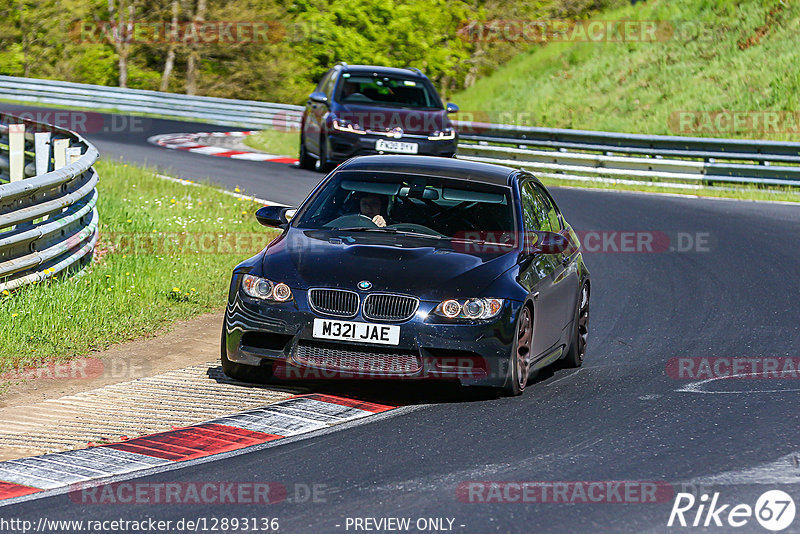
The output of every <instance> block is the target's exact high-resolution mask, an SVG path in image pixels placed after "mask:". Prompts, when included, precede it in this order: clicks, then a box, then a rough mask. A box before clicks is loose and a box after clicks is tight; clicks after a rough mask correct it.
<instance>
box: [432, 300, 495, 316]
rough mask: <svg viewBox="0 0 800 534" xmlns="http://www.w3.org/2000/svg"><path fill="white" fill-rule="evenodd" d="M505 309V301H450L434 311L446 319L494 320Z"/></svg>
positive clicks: (446, 301)
mask: <svg viewBox="0 0 800 534" xmlns="http://www.w3.org/2000/svg"><path fill="white" fill-rule="evenodd" d="M502 309H503V299H489V298H474V299H466V300H463V299H462V300H455V299H448V300H445V301H442V302H440V303H439V305H438V306H436V308H434V309H433V312H432V313H433V314H434V315H438V316H439V317H444V318H445V319H472V320H484V319H494V318H495V317H497V316H498V315H499V314H500V310H502Z"/></svg>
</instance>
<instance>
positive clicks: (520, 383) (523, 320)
mask: <svg viewBox="0 0 800 534" xmlns="http://www.w3.org/2000/svg"><path fill="white" fill-rule="evenodd" d="M516 331H517V334H516V339H515V340H514V349H513V350H512V352H511V357H510V358H509V373H508V374H509V376H508V382H507V383H506V386H505V388H504V392H505V394H506V395H508V396H509V397H516V396H517V395H521V394H522V392H523V391H525V386H527V385H528V377H529V375H530V365H531V342H532V341H533V314H532V313H531V309H530V307H529V306H523V307H522V310H520V312H519V318H518V319H517V329H516Z"/></svg>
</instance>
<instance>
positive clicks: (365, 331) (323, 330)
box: [314, 319, 400, 345]
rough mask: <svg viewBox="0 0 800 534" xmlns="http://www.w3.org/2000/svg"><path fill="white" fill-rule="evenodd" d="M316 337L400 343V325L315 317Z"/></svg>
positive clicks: (388, 343) (387, 343) (389, 343)
mask: <svg viewBox="0 0 800 534" xmlns="http://www.w3.org/2000/svg"><path fill="white" fill-rule="evenodd" d="M314 337H315V338H319V339H337V340H341V341H357V342H360V343H380V344H383V345H398V344H399V343H400V327H399V326H396V325H387V324H371V323H357V322H354V321H333V320H330V319H314Z"/></svg>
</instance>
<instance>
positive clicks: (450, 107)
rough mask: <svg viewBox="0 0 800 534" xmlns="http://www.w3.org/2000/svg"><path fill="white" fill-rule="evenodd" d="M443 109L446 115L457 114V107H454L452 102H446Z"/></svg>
mask: <svg viewBox="0 0 800 534" xmlns="http://www.w3.org/2000/svg"><path fill="white" fill-rule="evenodd" d="M444 109H445V111H447V112H448V113H458V106H456V105H455V104H453V103H452V102H448V103H447V105H446V106H445V108H444Z"/></svg>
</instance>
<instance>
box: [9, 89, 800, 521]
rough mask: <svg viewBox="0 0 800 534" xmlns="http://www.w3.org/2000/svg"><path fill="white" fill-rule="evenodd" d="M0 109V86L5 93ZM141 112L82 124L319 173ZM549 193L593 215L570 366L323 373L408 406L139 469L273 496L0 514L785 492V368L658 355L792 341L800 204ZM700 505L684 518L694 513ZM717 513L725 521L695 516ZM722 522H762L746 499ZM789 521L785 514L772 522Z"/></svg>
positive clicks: (584, 512) (651, 516) (579, 512)
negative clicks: (470, 388) (490, 380)
mask: <svg viewBox="0 0 800 534" xmlns="http://www.w3.org/2000/svg"><path fill="white" fill-rule="evenodd" d="M14 108H15V106H10V105H6V104H0V110H10V111H13V109H14ZM147 121H148V126H147V131H145V132H138V131H137V132H127V131H126V132H120V133H111V134H91V133H90V134H87V135H86V137H87V138H88V139H89V140H90V141H92V142H93V143H95V145H96V146H97V147H98V149H99V150H100V152H101V154H103V157H106V158H111V159H116V158H124V159H125V160H126V161H131V162H137V163H146V164H148V165H152V166H157V167H159V168H161V169H162V170H163V171H165V172H166V173H168V174H171V175H174V176H179V177H182V178H189V179H193V180H198V179H208V180H210V181H212V182H215V183H218V184H220V185H221V186H223V187H227V188H233V187H234V186H239V187H241V188H243V189H244V190H245V191H246V192H248V193H249V194H253V195H255V196H258V197H260V198H265V199H269V200H273V201H276V202H281V203H286V204H296V203H297V202H299V201H301V200H302V199H303V198H304V197H305V195H306V194H307V193H308V192H309V190H310V189H311V188H312V187H313V186H314V185H315V184H316V183H317V182H318V181H319V180H320V179H321V177H322V175H320V174H317V173H313V172H306V171H302V170H299V169H296V168H294V167H291V166H288V165H283V164H270V163H257V162H247V161H236V160H231V159H227V158H213V157H209V156H202V155H196V154H188V153H183V152H181V151H175V150H165V149H162V148H158V147H155V146H153V145H150V144H148V143H147V142H146V138H147V137H149V136H150V135H155V134H158V133H171V132H193V131H215V130H217V131H219V130H225V129H226V128H223V127H219V126H208V125H203V124H195V123H187V122H176V121H167V120H159V119H147ZM552 192H553V195H554V196H555V198H556V200H557V201H558V203H559V205H560V207H561V209H562V211H563V212H564V213H565V215H566V217H567V218H568V220H569V221H570V223H571V224H572V225H573V227H574V228H575V229H576V230H578V231H579V232H581V231H583V232H591V231H595V232H600V233H599V234H587V235H585V236H584V243H585V244H587V246H588V244H594V245H595V247H594V248H598V247H599V248H600V249H604V250H600V251H595V252H586V253H585V256H584V257H585V260H586V263H587V265H588V267H589V269H590V270H591V273H592V281H593V291H592V300H591V321H590V337H589V347H588V351H587V356H586V362H585V364H584V367H583V368H581V369H580V370H579V371H574V370H564V369H554V370H545V371H544V372H542V373H541V374H540V375H539V377H538V378H537V379H536V380H535V381H533V382H532V383H531V384H529V386H528V390H527V391H526V392H525V394H524V395H523V396H522V397H519V398H496V397H494V396H492V395H485V394H483V393H471V392H463V391H458V390H453V389H451V388H439V387H438V386H439V385H438V384H436V385H431V386H427V387H418V386H414V385H408V384H401V385H389V386H386V385H379V386H376V385H374V384H358V383H357V384H336V385H333V386H328V387H327V388H323V389H326V390H330V391H336V392H338V393H340V394H341V393H342V392H348V390H349V393H350V394H351V395H355V396H359V397H362V398H364V399H366V400H373V401H375V402H382V401H392V402H396V403H399V404H402V405H406V404H407V405H414V406H415V408H414V409H400V410H396V411H395V412H393V413H394V415H389V416H387V417H384V418H377V419H375V420H371V421H370V422H368V423H366V424H361V425H352V426H349V427H348V426H347V425H345V426H342V427H337V429H336V430H335V431H331V432H327V433H322V434H316V435H314V434H310V435H308V436H306V437H305V438H304V439H298V440H295V441H287V442H285V443H280V444H276V445H275V446H273V447H270V448H266V449H263V450H259V451H255V452H250V453H247V454H242V455H239V456H232V457H229V458H225V459H222V460H218V461H213V462H208V463H202V464H196V465H190V466H187V467H184V468H183V469H179V470H174V471H169V472H164V473H159V474H155V475H150V476H147V477H144V478H141V479H137V482H208V481H229V482H232V481H236V482H264V481H273V482H279V483H281V484H283V485H284V486H285V487H286V488H287V489H288V491H289V499H287V500H284V501H283V502H280V503H277V504H270V505H245V504H234V505H231V504H225V505H212V506H209V505H194V504H178V505H176V504H161V505H131V504H118V505H110V504H108V505H86V504H76V503H75V502H74V501H73V500H71V499H70V498H69V497H68V496H67V495H57V496H51V497H46V498H44V499H40V500H32V501H28V502H23V503H19V504H16V505H13V506H11V507H10V508H2V509H1V510H2V511H0V517H14V518H21V519H29V520H32V521H34V522H36V521H38V519H39V518H40V517H41V516H42V515H43V514H44V515H46V516H47V517H48V518H49V519H93V520H106V519H108V520H111V519H120V518H121V519H129V520H134V519H144V518H148V517H152V518H154V519H157V520H172V521H177V520H180V519H182V518H198V517H207V518H211V517H217V518H223V517H226V518H232V517H269V518H273V517H274V518H278V520H279V522H280V531H281V532H286V533H329V532H331V533H335V532H354V531H357V530H356V529H355V528H354V526H353V524H352V523H350V524H349V527H348V523H347V520H348V518H350V519H351V520H352V519H353V518H365V517H374V518H385V517H407V518H411V523H412V529H411V530H410V531H412V532H415V531H417V530H416V529H415V528H413V525H414V524H415V522H416V521H417V519H419V518H446V519H454V521H453V524H452V531H454V532H465V533H485V532H501V533H512V532H664V531H668V530H672V529H668V528H667V526H666V525H667V521H668V519H669V516H670V511H671V509H672V505H673V502H674V494H675V493H677V492H679V491H683V490H682V488H688V489H691V488H695V489H699V490H701V491H703V492H705V493H707V494H713V493H715V492H718V493H719V502H720V504H731V505H735V504H739V503H745V504H749V505H750V506H754V505H755V503H756V500H757V499H758V497H759V495H761V494H762V493H763V492H765V491H767V490H772V489H782V490H784V491H786V492H787V493H789V494H790V495H791V496H792V497H793V498H794V500H795V501H796V502H797V503H799V505H800V467H798V462H797V459H796V458H800V410H798V408H797V406H798V403H797V399H798V395H799V392H800V381H798V380H792V379H775V378H772V379H769V378H760V379H734V380H714V381H707V382H703V383H700V380H699V379H698V380H689V379H676V378H673V377H672V376H671V375H673V376H674V361H673V363H672V364H670V363H669V362H670V360H671V359H674V358H715V357H716V358H718V357H724V358H763V357H795V358H796V357H798V356H800V355H798V349H797V347H798V346H800V307H798V305H797V298H798V294H799V293H800V272H799V271H798V259H799V258H798V255H800V251H799V250H798V243H800V239H799V238H798V236H800V209H798V207H796V206H789V205H779V204H767V203H752V202H739V201H728V200H699V199H693V198H676V197H670V196H656V195H646V194H634V193H612V192H602V191H586V190H579V189H553V190H552ZM612 232H616V233H617V234H612ZM620 232H640V233H643V232H654V233H656V234H655V235H658V236H660V239H662V241H659V242H660V243H663V238H664V235H666V236H668V237H669V239H670V241H669V245H668V246H664V247H661V248H662V249H663V251H656V252H650V253H648V252H638V251H633V252H618V251H614V249H615V248H619V242H620V241H619V240H620V239H621V237H620V236H619V233H620ZM636 235H640V234H636ZM646 235H652V234H646ZM698 239H699V242H700V245H699V246H698ZM603 240H605V241H606V243H605V244H603ZM615 240H616V241H615ZM690 240H691V241H692V246H690V245H689V241H690ZM598 243H599V245H598ZM670 247H672V248H674V249H676V250H672V251H670ZM683 249H689V250H683ZM253 252H254V253H255V252H256V251H253ZM668 364H669V365H673V367H672V368H671V369H672V370H673V372H668ZM682 389H683V390H684V391H681V390H682ZM795 455H796V456H795ZM470 481H538V482H581V481H585V482H590V481H653V482H660V483H663V484H666V485H669V486H671V493H669V494H668V495H667V498H663V499H659V500H660V501H661V502H657V503H637V502H633V501H635V500H636V499H635V498H630V499H628V500H627V501H626V502H623V503H620V502H608V501H614V498H613V497H609V498H607V499H603V500H601V502H580V500H573V501H572V502H569V503H565V502H563V500H561V501H559V502H546V503H541V502H529V503H520V502H501V503H497V502H494V503H482V502H468V501H469V499H467V498H465V493H463V492H461V493H457V490H458V488H459V485H460V484H461V485H462V486H461V487H462V488H463V487H464V486H463V484H464V483H468V482H470ZM313 485H317V488H318V489H319V494H318V495H317V498H316V499H306V498H304V497H305V492H304V491H303V488H306V487H312V486H313ZM295 489H297V491H298V492H299V494H298V496H295V495H294V493H295ZM623 497H624V495H623ZM556 500H558V499H556ZM298 501H299V502H298ZM314 501H316V502H314ZM465 501H466V502H465ZM695 511H696V508H695V509H693V510H692V512H691V514H688V513H687V519H690V520H693V519H694V516H695ZM726 514H727V512H726ZM726 514H723V515H722V516H721V517H722V518H723V520H724V519H725V517H726ZM703 519H705V517H704V518H703ZM173 524H174V523H173ZM448 524H449V523H448V521H444V525H445V527H447V525H448ZM337 525H338V526H337ZM792 529H794V530H792ZM674 530H682V531H687V530H689V529H685V528H684V529H681V528H675V529H674ZM730 530H731V527H730V526H728V525H725V527H724V528H719V527H717V528H716V529H715V528H714V527H709V528H708V529H705V530H703V529H692V530H691V531H720V532H722V531H730ZM736 530H737V531H738V532H765V530H764V529H763V528H762V527H761V526H760V525H759V524H758V523H757V522H756V520H755V519H754V518H750V521H749V522H748V523H747V524H746V525H745V526H743V527H741V528H739V529H736ZM360 531H364V530H360ZM798 531H800V520H795V522H794V523H793V525H792V527H790V529H788V530H786V531H784V532H798Z"/></svg>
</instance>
